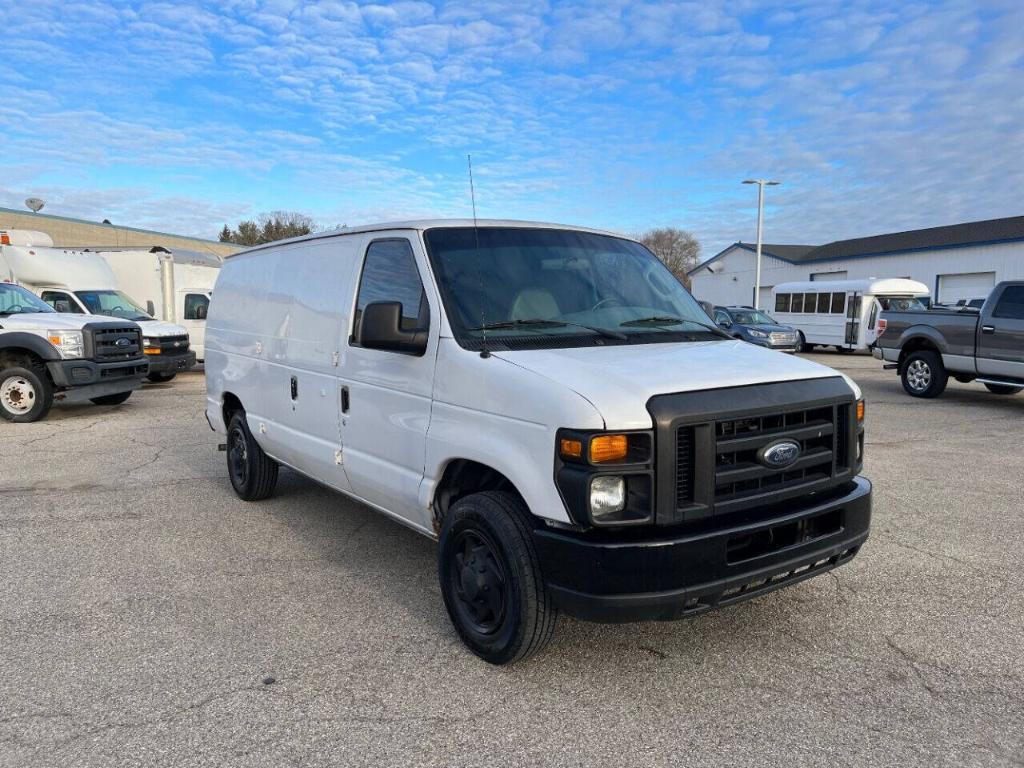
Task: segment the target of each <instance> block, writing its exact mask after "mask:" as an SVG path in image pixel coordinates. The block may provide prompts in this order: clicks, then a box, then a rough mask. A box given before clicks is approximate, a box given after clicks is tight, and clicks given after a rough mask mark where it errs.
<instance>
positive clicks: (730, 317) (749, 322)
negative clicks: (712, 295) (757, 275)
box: [715, 307, 800, 352]
mask: <svg viewBox="0 0 1024 768" xmlns="http://www.w3.org/2000/svg"><path fill="white" fill-rule="evenodd" d="M715 322H716V323H717V324H718V326H719V327H720V328H721V329H722V330H724V331H725V332H726V333H728V334H729V335H730V336H732V337H734V338H737V339H742V340H743V341H749V342H750V343H751V344H757V346H759V347H768V349H777V350H779V351H780V352H796V351H797V350H798V349H799V348H800V334H799V333H797V330H796V328H793V327H792V326H789V325H779V324H778V323H777V322H775V320H774V319H773V318H771V317H769V316H768V315H766V314H765V313H764V312H762V311H761V310H759V309H753V308H752V307H715Z"/></svg>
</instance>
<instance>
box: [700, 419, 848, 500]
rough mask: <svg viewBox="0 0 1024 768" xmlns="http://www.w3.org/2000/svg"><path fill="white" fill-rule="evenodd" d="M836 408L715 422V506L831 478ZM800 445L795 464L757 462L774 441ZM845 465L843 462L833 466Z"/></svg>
mask: <svg viewBox="0 0 1024 768" xmlns="http://www.w3.org/2000/svg"><path fill="white" fill-rule="evenodd" d="M838 408H839V406H838V405H827V406H822V407H820V408H812V409H806V410H805V409H801V410H794V411H786V412H784V413H773V414H766V415H763V416H754V417H750V418H744V419H728V420H725V421H717V422H715V495H714V498H715V503H716V504H717V503H719V502H723V501H732V500H735V499H740V498H743V497H744V496H748V495H753V494H759V493H761V492H763V491H767V490H784V489H786V488H789V487H791V486H796V485H802V484H804V483H809V482H816V481H819V480H827V479H828V478H830V477H832V476H833V475H834V474H835V470H836V457H837V456H838V451H837V446H836V438H837V436H838V434H839V433H840V432H842V431H843V430H842V429H841V428H840V427H839V425H838V423H837V419H838ZM784 439H788V440H792V441H793V442H795V443H797V444H798V445H799V446H800V455H799V458H797V460H796V461H795V462H794V463H793V464H792V465H790V466H789V467H786V468H784V469H773V468H770V467H767V466H765V465H764V464H762V463H761V462H760V461H759V460H758V453H759V451H760V450H761V449H763V448H765V447H767V446H769V445H771V444H772V443H774V442H776V441H778V440H784ZM839 465H840V466H845V459H844V460H841V461H840V462H839Z"/></svg>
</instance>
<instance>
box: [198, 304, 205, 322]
mask: <svg viewBox="0 0 1024 768" xmlns="http://www.w3.org/2000/svg"><path fill="white" fill-rule="evenodd" d="M205 319H206V305H205V304H200V305H199V306H198V307H196V320H205Z"/></svg>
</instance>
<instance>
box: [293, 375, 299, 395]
mask: <svg viewBox="0 0 1024 768" xmlns="http://www.w3.org/2000/svg"><path fill="white" fill-rule="evenodd" d="M298 399H299V380H298V379H297V378H295V377H294V376H292V400H298Z"/></svg>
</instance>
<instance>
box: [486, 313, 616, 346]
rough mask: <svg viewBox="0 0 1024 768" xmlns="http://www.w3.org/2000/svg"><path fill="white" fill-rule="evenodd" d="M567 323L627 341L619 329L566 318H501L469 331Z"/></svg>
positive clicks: (527, 328)
mask: <svg viewBox="0 0 1024 768" xmlns="http://www.w3.org/2000/svg"><path fill="white" fill-rule="evenodd" d="M567 325H571V326H572V327H574V328H584V329H586V330H588V331H592V332H593V333H596V334H598V335H600V336H604V337H605V338H606V339H615V340H616V341H628V337H627V336H626V334H624V333H620V332H619V331H613V330H610V329H608V328H600V327H598V326H596V325H583V324H582V323H570V322H569V321H568V320H545V319H543V318H539V317H538V318H531V319H526V320H502V321H500V322H495V323H484V324H483V325H478V326H476V327H475V328H470V329H469V330H471V331H501V330H508V329H510V328H523V329H525V330H531V329H537V328H564V327H566V326H567Z"/></svg>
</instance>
